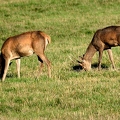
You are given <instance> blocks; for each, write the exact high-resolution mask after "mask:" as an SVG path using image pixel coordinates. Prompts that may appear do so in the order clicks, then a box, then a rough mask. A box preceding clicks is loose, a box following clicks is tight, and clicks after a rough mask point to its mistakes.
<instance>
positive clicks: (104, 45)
mask: <svg viewBox="0 0 120 120" xmlns="http://www.w3.org/2000/svg"><path fill="white" fill-rule="evenodd" d="M116 46H120V26H109V27H106V28H103V29H99V30H97V31H96V32H95V34H94V36H93V39H92V41H91V43H90V44H89V46H88V48H87V50H86V52H85V54H84V55H83V57H82V62H80V65H81V66H82V67H83V69H84V70H90V69H91V61H92V57H93V56H94V54H95V53H96V52H97V51H98V52H99V59H98V70H100V69H101V61H102V55H103V51H104V50H107V51H108V54H109V58H110V60H111V62H112V67H113V69H115V65H114V60H113V55H112V50H111V47H116Z"/></svg>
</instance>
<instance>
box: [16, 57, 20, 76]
mask: <svg viewBox="0 0 120 120" xmlns="http://www.w3.org/2000/svg"><path fill="white" fill-rule="evenodd" d="M16 68H17V74H18V78H20V59H17V60H16Z"/></svg>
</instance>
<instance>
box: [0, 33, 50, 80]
mask: <svg viewBox="0 0 120 120" xmlns="http://www.w3.org/2000/svg"><path fill="white" fill-rule="evenodd" d="M50 41H51V38H50V36H49V35H47V34H46V33H44V32H41V31H31V32H25V33H22V34H20V35H16V36H13V37H10V38H8V39H7V40H6V41H5V42H4V43H3V45H2V48H1V55H0V63H1V64H0V72H1V77H2V81H4V80H5V78H6V74H7V71H8V67H9V64H10V61H11V60H13V59H15V60H16V64H17V73H18V77H19V78H20V58H21V57H25V56H30V55H32V54H34V53H35V54H36V55H37V56H38V60H39V61H40V62H41V65H40V73H41V71H42V68H43V62H45V63H46V64H47V66H48V76H49V77H51V63H50V61H49V60H48V59H47V57H46V56H45V55H44V51H45V48H46V46H47V44H48V43H50Z"/></svg>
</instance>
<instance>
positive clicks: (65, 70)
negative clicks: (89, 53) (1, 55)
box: [0, 0, 120, 120]
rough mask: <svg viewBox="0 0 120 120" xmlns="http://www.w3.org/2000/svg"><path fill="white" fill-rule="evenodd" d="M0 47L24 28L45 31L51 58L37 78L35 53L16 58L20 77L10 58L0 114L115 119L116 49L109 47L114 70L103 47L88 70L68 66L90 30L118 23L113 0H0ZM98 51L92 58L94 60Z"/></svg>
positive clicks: (118, 92) (118, 88)
mask: <svg viewBox="0 0 120 120" xmlns="http://www.w3.org/2000/svg"><path fill="white" fill-rule="evenodd" d="M0 3H1V4H0V39H1V40H0V47H1V46H2V44H3V42H4V41H5V40H6V39H7V38H8V37H10V36H13V35H17V34H20V33H22V32H25V31H30V30H42V31H45V32H46V33H48V34H49V35H50V36H51V38H52V42H51V44H50V45H48V47H47V49H46V52H45V53H46V56H47V57H48V58H49V60H50V61H51V63H52V78H48V77H47V67H46V66H45V67H44V70H43V73H42V75H41V76H40V77H39V78H37V73H38V69H39V63H38V61H37V57H36V56H35V55H33V56H31V57H26V58H22V59H21V78H20V79H18V78H17V73H16V67H15V62H14V61H13V63H12V65H11V66H10V67H9V71H8V73H7V77H6V80H5V82H4V83H0V120H18V119H19V120H119V119H120V71H119V68H120V62H119V59H120V56H119V53H120V50H119V47H116V48H113V49H112V50H113V53H114V59H115V65H116V67H117V71H113V70H112V69H111V63H110V62H109V58H108V55H107V53H106V52H104V55H103V60H102V66H103V69H102V70H101V71H98V70H97V68H96V67H94V68H93V69H92V71H90V72H85V71H81V70H78V71H77V70H74V69H73V68H75V67H77V66H78V64H77V62H76V61H74V59H73V60H71V59H70V57H71V58H76V59H78V56H80V55H83V54H84V52H85V50H86V48H87V46H88V44H89V43H90V41H91V39H92V37H93V34H94V32H95V31H96V30H97V29H99V28H103V27H106V26H109V25H120V7H119V6H120V1H119V0H116V1H114V0H61V1H60V0H48V1H47V0H40V1H39V0H25V1H24V0H9V1H8V0H4V1H3V0H0ZM97 60H98V54H95V56H94V57H93V59H92V64H94V65H95V64H96V63H97Z"/></svg>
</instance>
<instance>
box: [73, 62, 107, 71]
mask: <svg viewBox="0 0 120 120" xmlns="http://www.w3.org/2000/svg"><path fill="white" fill-rule="evenodd" d="M72 68H73V70H75V71H77V72H79V71H81V70H83V68H82V66H80V65H75V66H72ZM91 68H92V69H94V68H98V63H93V64H92V65H91ZM101 68H102V69H108V65H106V64H104V63H103V64H101Z"/></svg>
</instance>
